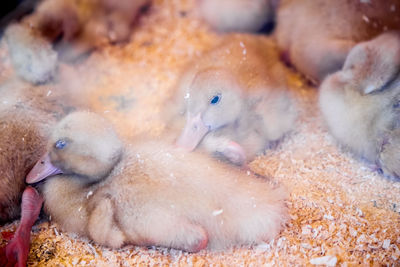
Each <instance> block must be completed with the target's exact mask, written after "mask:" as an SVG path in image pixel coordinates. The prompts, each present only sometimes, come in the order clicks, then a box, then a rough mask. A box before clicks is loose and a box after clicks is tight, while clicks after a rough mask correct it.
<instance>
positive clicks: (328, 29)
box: [275, 0, 400, 82]
mask: <svg viewBox="0 0 400 267" xmlns="http://www.w3.org/2000/svg"><path fill="white" fill-rule="evenodd" d="M276 20H277V25H276V30H275V32H276V37H277V41H278V45H279V47H280V49H281V50H282V52H283V54H284V56H285V57H286V58H287V59H288V60H289V61H290V63H291V64H293V65H294V67H296V68H297V69H298V70H299V71H300V72H302V73H303V74H305V75H306V76H307V77H308V78H310V79H311V80H314V81H315V82H320V81H322V80H323V78H324V77H326V76H327V75H328V74H331V73H333V72H335V71H338V70H340V69H341V67H342V66H343V63H344V61H345V59H346V56H347V54H348V52H349V51H350V49H351V48H352V47H353V46H354V45H356V44H357V43H359V42H362V41H367V40H370V39H371V38H373V37H375V36H377V35H379V34H380V33H382V32H385V31H387V30H391V29H400V3H399V1H397V0H388V1H380V0H369V1H360V0H338V1H325V0H300V1H299V0H281V1H280V4H279V7H278V8H277V15H276Z"/></svg>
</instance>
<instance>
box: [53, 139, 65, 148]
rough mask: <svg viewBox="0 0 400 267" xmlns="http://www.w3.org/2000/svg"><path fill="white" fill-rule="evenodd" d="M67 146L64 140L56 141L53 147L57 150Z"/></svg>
mask: <svg viewBox="0 0 400 267" xmlns="http://www.w3.org/2000/svg"><path fill="white" fill-rule="evenodd" d="M66 145H67V141H65V140H58V141H57V142H56V143H55V144H54V147H55V148H57V149H63V148H64V147H65V146H66Z"/></svg>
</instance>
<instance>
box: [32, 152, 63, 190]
mask: <svg viewBox="0 0 400 267" xmlns="http://www.w3.org/2000/svg"><path fill="white" fill-rule="evenodd" d="M60 173H62V171H61V170H60V169H58V168H57V167H55V166H53V164H51V162H50V156H49V154H48V153H46V154H44V155H43V156H42V157H41V158H40V159H39V161H38V162H36V164H35V166H33V168H32V170H31V171H30V172H29V173H28V175H27V176H26V182H27V183H28V184H33V183H37V182H39V181H41V180H43V179H45V178H47V177H49V176H53V175H56V174H60Z"/></svg>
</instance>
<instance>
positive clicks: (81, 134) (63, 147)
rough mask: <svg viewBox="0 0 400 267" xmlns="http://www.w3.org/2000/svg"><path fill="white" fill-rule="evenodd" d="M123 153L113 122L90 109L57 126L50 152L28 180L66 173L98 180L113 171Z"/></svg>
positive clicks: (50, 143)
mask: <svg viewBox="0 0 400 267" xmlns="http://www.w3.org/2000/svg"><path fill="white" fill-rule="evenodd" d="M121 154H122V143H121V141H120V140H119V138H118V136H117V134H116V133H115V131H114V129H113V127H112V126H111V125H110V123H108V122H107V121H106V120H105V119H103V118H102V117H100V116H99V115H96V114H94V113H91V112H74V113H71V114H69V115H68V116H66V117H65V118H64V119H62V120H61V121H60V122H59V123H58V124H57V125H56V127H55V128H54V130H53V132H52V135H51V137H50V139H49V143H48V147H47V152H46V153H45V155H44V156H43V157H42V158H41V159H40V160H39V161H38V162H37V163H36V165H35V166H34V167H33V169H32V170H31V171H30V173H29V174H28V176H27V179H26V181H27V183H35V182H38V181H40V180H42V179H45V178H46V177H49V176H53V175H56V174H65V175H73V176H77V177H81V178H82V179H85V182H87V183H93V182H97V181H100V180H101V179H103V178H104V177H106V176H107V175H108V174H109V173H110V172H111V170H112V169H113V167H114V166H115V164H116V163H117V162H118V161H119V160H120V157H121Z"/></svg>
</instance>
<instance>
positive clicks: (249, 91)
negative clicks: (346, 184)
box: [176, 34, 296, 165]
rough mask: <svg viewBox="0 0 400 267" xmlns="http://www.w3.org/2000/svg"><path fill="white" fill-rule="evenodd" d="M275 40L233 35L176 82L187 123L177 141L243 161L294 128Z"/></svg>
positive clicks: (289, 101)
mask: <svg viewBox="0 0 400 267" xmlns="http://www.w3.org/2000/svg"><path fill="white" fill-rule="evenodd" d="M285 71H286V70H285V67H284V66H283V64H282V63H281V62H280V61H279V55H278V53H277V50H276V47H275V44H274V43H273V41H272V40H271V39H268V38H264V37H260V38H257V37H252V36H250V35H243V34H237V35H231V36H228V37H226V38H225V40H224V41H222V43H221V44H219V45H218V46H216V47H215V48H214V49H212V50H211V51H209V52H207V53H205V54H204V55H202V57H201V58H199V59H198V60H196V61H194V62H192V63H191V64H190V65H189V66H188V68H187V71H185V72H184V73H183V75H182V78H181V79H180V81H179V83H178V88H179V91H180V94H179V96H180V97H179V99H178V102H183V103H184V106H185V107H184V108H183V109H182V110H183V112H184V113H186V125H185V127H184V129H183V131H182V133H181V135H180V137H179V138H178V140H177V142H176V144H177V145H178V146H180V147H183V148H185V149H187V150H189V151H191V150H193V149H195V148H196V147H197V146H198V145H199V144H201V145H202V146H203V147H204V148H205V149H206V150H207V151H209V152H211V153H214V154H218V155H221V156H222V157H223V158H225V159H228V160H229V161H230V162H232V163H234V164H237V165H242V164H244V163H245V162H246V160H247V159H252V158H253V157H254V156H255V155H256V154H257V153H261V152H263V150H264V149H265V148H266V147H267V146H268V145H271V144H273V143H274V142H276V141H277V140H280V139H281V138H282V137H283V135H284V134H285V133H287V132H289V131H290V130H291V129H292V128H293V124H294V121H295V118H296V108H295V107H294V103H293V100H292V99H291V96H290V94H289V92H288V90H287V85H286V74H287V73H286V72H285Z"/></svg>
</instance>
